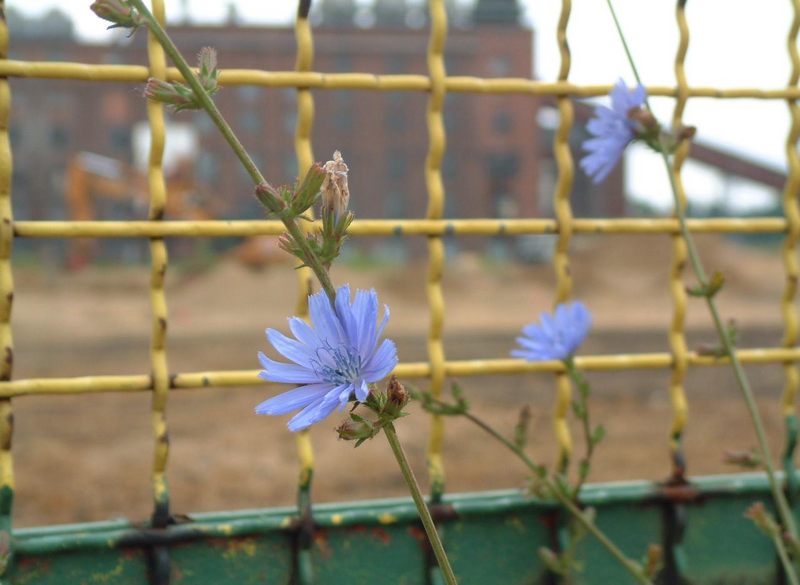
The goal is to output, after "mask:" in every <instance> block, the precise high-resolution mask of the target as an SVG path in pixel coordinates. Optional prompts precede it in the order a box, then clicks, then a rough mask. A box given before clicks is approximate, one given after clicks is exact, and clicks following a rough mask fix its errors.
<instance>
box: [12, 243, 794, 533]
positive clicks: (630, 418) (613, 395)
mask: <svg viewBox="0 0 800 585" xmlns="http://www.w3.org/2000/svg"><path fill="white" fill-rule="evenodd" d="M700 246H701V249H702V250H703V253H704V256H705V258H706V261H707V264H708V267H709V268H710V269H715V270H721V271H722V272H723V273H724V274H725V275H726V278H727V285H726V288H725V289H724V291H723V292H722V293H721V295H720V303H721V306H722V310H723V314H724V315H726V316H735V317H736V318H737V322H738V324H739V329H740V347H769V346H774V345H777V344H779V343H780V340H781V337H782V331H783V324H782V320H781V312H780V305H779V302H780V298H781V295H782V292H783V286H784V280H785V277H784V274H783V264H782V261H781V255H780V251H779V250H776V249H774V248H773V249H757V248H749V247H744V246H742V245H738V244H734V243H731V242H730V241H728V240H726V239H724V238H722V237H719V236H716V237H711V236H706V237H702V238H700ZM571 255H572V259H573V261H572V265H571V272H572V274H573V277H574V294H575V297H576V298H580V299H582V300H584V301H585V302H586V303H587V304H588V306H589V307H590V309H591V310H592V311H593V314H594V317H595V327H594V329H593V331H592V333H591V334H590V337H589V339H588V340H587V343H586V344H585V346H584V347H583V348H582V349H581V353H584V354H611V353H639V352H649V351H667V350H668V342H667V336H666V331H667V329H668V327H669V323H670V320H671V318H672V304H671V299H670V297H669V289H668V286H667V284H668V278H669V270H670V266H669V258H670V247H669V239H668V237H667V236H651V235H629V236H607V235H604V236H602V237H601V236H582V237H578V238H576V239H575V241H574V242H573V248H572V254H571ZM425 276H426V267H425V264H424V262H421V263H419V264H416V263H411V264H409V265H405V266H402V267H399V266H391V267H381V268H371V269H366V268H356V267H352V266H351V267H341V268H337V269H336V270H335V275H334V279H335V281H336V282H340V283H341V282H350V283H351V285H352V286H354V287H356V286H357V287H369V286H374V287H375V288H376V289H377V290H378V293H379V295H380V299H381V301H382V302H385V303H387V304H389V305H390V306H391V309H392V318H391V322H390V324H389V328H388V330H387V334H388V335H389V336H390V337H392V338H394V339H395V340H396V341H397V344H398V349H399V354H400V358H401V360H403V361H416V360H423V359H424V358H425V352H426V348H425V335H426V331H427V327H428V319H429V315H428V312H427V308H426V297H425V288H424V283H425ZM148 278H149V275H148V269H147V267H127V268H119V267H117V268H103V269H101V268H97V267H89V268H87V269H85V270H83V271H81V272H77V273H66V272H61V271H57V270H53V269H45V268H42V267H38V268H32V267H23V266H20V267H17V268H16V269H15V291H16V294H15V302H14V308H13V316H12V319H13V321H12V322H13V327H14V342H15V347H16V352H15V354H16V356H15V357H16V359H15V370H14V377H15V378H16V379H23V378H29V377H64V376H84V375H99V374H141V373H148V372H149V361H148V360H149V357H148V355H149V354H148V345H149V334H150V321H149V316H150V313H149V311H150V307H149V296H148V292H147V288H148ZM295 278H296V277H295V275H294V273H293V270H292V269H291V267H290V266H288V265H277V266H273V267H270V268H268V269H266V270H263V271H260V272H253V271H250V270H248V269H246V268H244V267H242V266H240V265H238V264H237V263H235V262H233V261H222V262H219V263H217V264H215V265H214V266H212V267H210V268H208V269H206V270H204V271H202V272H190V271H186V270H183V269H181V267H179V266H173V267H171V268H170V271H169V273H168V280H167V282H168V289H167V305H168V308H169V329H168V359H169V367H170V370H171V371H172V372H187V371H209V370H240V369H256V368H258V363H257V360H256V352H257V351H258V350H260V349H262V350H265V349H266V348H267V344H266V341H265V340H264V337H263V330H264V328H265V327H268V326H272V327H277V328H285V327H284V325H285V318H286V316H288V315H290V314H292V313H293V309H294V306H295V301H296V297H295V296H294V291H295V290H296V280H295ZM554 290H555V279H554V276H553V271H552V268H551V266H549V265H548V264H542V265H516V264H512V263H498V262H493V263H487V262H485V261H483V260H481V259H480V258H478V257H476V256H473V255H468V254H463V255H461V256H459V257H457V258H456V259H454V260H453V261H451V262H448V264H447V266H446V268H445V271H444V298H445V303H446V307H447V314H446V319H445V351H446V355H447V357H448V358H449V359H469V358H479V357H484V358H504V357H507V356H508V352H509V350H510V349H511V348H512V346H513V344H514V342H513V340H514V337H515V336H516V335H517V332H518V331H519V329H520V327H521V326H522V325H524V324H525V323H527V322H529V321H532V320H533V319H534V318H535V317H536V315H537V314H538V313H539V312H540V311H542V310H546V309H548V308H550V305H551V303H552V299H553V295H554ZM286 291H290V292H291V294H287V293H286ZM687 319H688V323H689V326H688V330H689V333H688V343H689V346H690V347H696V346H697V345H698V344H699V343H704V342H712V341H713V339H714V336H713V334H712V333H710V331H709V327H708V325H709V321H708V319H707V318H706V316H705V312H704V308H703V306H702V305H701V303H700V301H697V300H692V301H690V307H689V311H688V314H687ZM748 372H749V373H750V375H751V378H752V381H753V385H754V386H755V387H756V389H757V391H758V395H759V400H760V402H761V404H762V412H763V415H764V418H765V420H766V423H767V426H768V429H769V433H770V437H771V439H772V442H773V445H774V447H775V448H776V449H779V446H780V442H781V437H782V432H783V431H782V422H781V419H780V415H779V412H780V411H779V408H778V397H779V395H780V391H781V388H782V385H783V371H782V367H781V365H780V364H775V365H768V366H757V367H755V366H754V367H749V368H748ZM668 376H669V372H667V371H657V370H640V371H626V372H591V373H589V379H590V381H591V383H592V385H593V388H594V394H593V397H592V408H593V418H594V419H595V420H596V421H598V422H602V423H603V424H604V425H605V427H606V429H607V438H606V439H605V441H604V442H603V443H602V444H601V446H600V447H599V451H598V454H597V458H596V461H595V464H594V467H593V475H592V479H593V480H595V481H608V480H627V479H638V478H646V479H660V478H663V477H665V476H666V475H667V473H668V472H669V470H670V462H669V456H668V442H667V437H668V434H669V425H670V418H671V411H670V406H669V402H668V397H667V385H668ZM417 382H419V383H422V382H424V381H417ZM460 382H461V383H462V385H463V386H464V387H465V389H466V390H467V392H468V395H469V397H470V399H471V400H472V404H473V409H474V411H475V412H476V413H478V414H480V415H481V416H483V417H485V418H486V419H487V420H489V421H491V422H493V423H496V424H497V425H498V426H499V427H500V428H503V429H506V430H509V431H510V429H511V428H512V427H513V424H514V421H515V419H516V416H517V411H518V410H519V408H520V407H521V406H522V405H524V404H529V405H530V406H531V407H532V410H533V420H532V432H531V453H532V454H533V455H534V457H536V458H538V459H539V460H541V461H551V460H552V459H553V458H554V456H555V454H556V445H555V442H554V439H553V435H552V429H551V410H552V401H553V381H552V378H551V377H550V376H540V375H517V376H490V377H475V378H468V379H462V380H460ZM279 389H280V388H279V387H278V386H262V387H256V388H224V389H202V390H190V391H175V392H173V393H172V394H171V396H170V399H169V403H168V421H169V427H170V438H171V451H170V458H169V481H170V490H171V496H172V508H173V511H175V512H198V511H211V510H223V509H238V508H249V507H263V506H271V505H281V504H290V503H292V502H293V500H294V493H295V488H294V485H295V480H296V476H297V460H296V450H295V444H294V437H293V435H292V434H291V433H289V432H288V431H287V430H286V428H285V422H286V420H285V417H281V418H272V417H259V416H256V415H254V414H253V407H254V406H255V405H256V404H257V403H258V402H260V401H261V400H263V399H265V398H266V397H267V396H270V395H272V394H274V393H275V392H277V391H279ZM686 390H687V394H688V397H689V404H690V418H689V424H688V427H687V430H686V437H685V451H686V458H687V461H688V469H689V472H690V473H691V474H709V473H722V472H730V471H734V470H733V469H731V468H729V467H727V466H726V465H725V464H724V463H722V461H721V453H722V451H723V450H724V449H725V448H739V449H747V448H750V447H752V446H754V444H755V440H754V435H753V432H752V430H751V425H750V423H749V422H748V419H747V415H746V412H745V408H744V405H743V403H742V400H741V399H740V397H739V395H738V391H737V389H736V387H735V383H734V381H733V378H732V376H731V375H730V373H729V372H728V369H726V368H716V367H706V368H696V369H693V370H691V371H690V372H689V375H688V378H687V380H686ZM149 409H150V396H149V395H148V394H147V393H139V394H134V395H132V394H104V395H98V394H86V395H82V396H43V397H42V396H40V397H33V396H29V397H21V398H18V399H15V400H14V412H15V417H16V419H15V420H16V427H15V434H14V449H13V454H14V468H15V474H16V481H17V494H16V499H15V507H14V515H15V524H16V525H17V526H28V525H40V524H54V523H62V522H79V521H90V520H102V519H107V518H113V517H119V516H127V517H129V518H132V519H137V520H140V519H144V518H146V517H147V516H148V515H149V513H150V507H151V486H150V466H151V462H152V453H153V439H152V430H151V427H150V417H149ZM337 420H338V417H337V418H335V419H331V420H328V421H325V422H324V423H322V424H320V425H318V428H315V429H313V430H312V436H313V441H314V445H315V457H316V471H315V480H314V497H315V499H316V501H333V500H349V499H358V498H371V497H387V496H397V495H403V494H404V490H403V487H402V483H401V481H402V480H401V478H400V476H399V473H398V472H397V471H396V468H395V466H394V464H393V461H392V460H391V456H390V453H389V450H388V446H387V445H386V444H385V442H384V441H382V440H381V439H378V440H375V441H371V442H368V443H367V444H365V445H363V446H362V447H360V448H359V449H357V450H353V448H352V444H349V443H345V442H341V441H338V440H336V439H335V436H334V433H333V430H332V429H333V427H334V426H336V424H337ZM428 429H429V419H428V418H427V416H426V415H424V413H420V412H418V411H416V410H414V412H413V414H412V416H409V417H407V418H406V419H404V420H402V421H401V422H400V423H399V425H398V430H399V432H400V435H401V438H402V439H403V441H404V442H405V444H406V448H407V450H408V451H409V454H410V457H411V460H412V464H413V465H414V466H415V468H416V470H417V473H418V476H419V477H420V478H421V479H423V480H424V479H425V475H426V474H425V460H424V451H425V446H426V441H427V433H428ZM575 430H576V431H577V429H575ZM445 462H446V469H447V478H448V479H447V481H448V483H447V487H448V490H449V491H477V490H487V489H494V488H507V487H518V486H522V485H523V484H524V481H525V473H524V470H523V469H522V467H521V466H520V465H519V464H517V462H516V461H515V460H514V459H513V458H512V457H510V456H508V455H507V454H506V453H505V452H503V451H502V450H501V448H500V447H499V446H498V445H495V444H493V443H492V442H490V441H489V440H488V439H487V437H486V436H484V435H483V434H481V432H480V431H479V430H477V429H476V428H474V427H472V426H470V425H469V423H467V422H466V421H462V420H449V421H448V423H447V431H446V444H445Z"/></svg>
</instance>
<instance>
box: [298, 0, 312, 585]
mask: <svg viewBox="0 0 800 585" xmlns="http://www.w3.org/2000/svg"><path fill="white" fill-rule="evenodd" d="M309 8H310V5H309V4H308V3H303V2H301V3H300V8H299V9H298V12H297V18H296V19H295V24H294V33H295V39H296V41H297V59H296V63H295V69H297V72H298V73H304V72H306V71H309V70H310V69H311V65H312V63H313V61H314V39H313V36H312V34H311V24H310V23H309V22H308V10H309ZM313 124H314V96H313V95H312V94H311V90H310V89H308V88H307V87H299V86H298V88H297V125H296V127H295V134H294V148H295V156H296V157H297V169H298V174H299V177H303V176H304V175H305V174H306V172H307V171H308V169H309V168H311V165H313V164H314V151H313V149H312V147H311V129H312V126H313ZM306 217H308V218H309V219H311V218H312V211H311V210H309V211H308V212H306ZM304 229H308V227H305V226H304ZM312 281H313V275H312V272H311V269H310V268H308V267H307V266H306V267H302V268H298V269H297V284H298V287H297V308H296V310H295V313H296V314H297V315H298V316H300V317H305V318H306V319H307V318H308V293H309V292H310V291H311V290H312V286H313V285H312ZM295 441H296V444H297V456H298V459H299V461H300V474H299V477H298V494H297V504H298V508H299V511H300V517H301V518H303V520H304V522H303V525H304V526H310V525H311V523H312V520H311V518H312V509H311V480H312V478H313V474H314V451H313V448H312V445H311V436H310V434H309V432H308V430H304V431H300V432H299V433H297V436H296V439H295ZM304 546H305V548H303V549H302V550H301V551H300V558H299V561H298V570H299V577H300V583H301V585H305V584H308V583H311V582H312V581H313V575H312V567H311V552H310V550H309V548H308V547H309V546H310V541H309V542H308V543H306V544H305V545H304Z"/></svg>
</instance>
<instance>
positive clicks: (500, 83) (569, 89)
mask: <svg viewBox="0 0 800 585" xmlns="http://www.w3.org/2000/svg"><path fill="white" fill-rule="evenodd" d="M0 76H7V77H25V78H42V79H76V80H81V81H127V82H132V83H136V82H139V83H144V82H145V81H147V78H148V69H147V68H146V67H142V66H139V65H92V64H87V63H70V62H66V61H63V62H52V61H17V60H13V59H11V60H8V61H3V62H2V63H0ZM167 79H169V80H171V81H178V80H181V79H182V77H181V75H180V73H179V72H178V70H177V69H175V68H169V69H167ZM219 82H220V84H221V85H259V86H263V87H307V88H310V89H361V90H375V91H430V89H431V82H430V79H429V78H428V77H427V76H424V75H374V74H372V73H319V72H312V71H308V72H297V71H263V70H259V69H221V70H220V78H219ZM444 89H445V91H451V92H456V93H459V92H466V93H504V94H515V93H524V94H531V95H541V96H545V95H552V96H558V95H570V96H574V97H587V98H588V97H599V96H604V95H607V94H608V92H609V91H610V90H611V85H606V84H599V85H576V84H574V83H569V82H564V81H561V82H547V81H539V80H535V79H527V78H518V77H515V78H494V79H484V78H480V77H471V76H450V77H446V78H445V80H444ZM687 89H688V92H689V93H688V95H689V97H693V98H714V99H781V100H785V99H798V98H800V88H797V87H778V88H771V89H768V88H757V87H732V88H722V87H704V86H695V87H689V88H687ZM678 91H679V90H678V88H677V87H669V86H665V85H653V86H648V88H647V93H648V94H649V95H652V96H664V97H677V95H678Z"/></svg>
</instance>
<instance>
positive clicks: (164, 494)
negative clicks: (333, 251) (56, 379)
mask: <svg viewBox="0 0 800 585" xmlns="http://www.w3.org/2000/svg"><path fill="white" fill-rule="evenodd" d="M152 7H153V15H154V16H155V17H156V18H157V19H158V21H159V22H160V23H161V25H162V26H163V25H164V22H165V9H164V2H163V0H153V2H152ZM147 55H148V59H149V61H150V74H151V75H152V76H153V77H155V78H158V79H164V78H165V77H166V56H165V55H164V50H163V49H162V48H161V45H160V44H159V43H158V40H157V39H156V38H155V36H154V35H153V34H152V33H149V34H148V39H147ZM147 117H148V120H149V123H150V158H149V161H148V168H147V180H148V186H149V188H150V208H149V211H148V219H149V220H150V221H152V222H158V221H160V220H161V218H162V217H163V216H164V208H165V207H166V203H167V186H166V183H165V181H164V169H163V167H162V162H163V158H164V142H165V139H166V131H165V128H164V106H163V104H160V103H158V102H155V101H152V100H148V102H147ZM150 261H151V267H150V303H151V307H152V334H151V339H150V365H151V368H152V375H153V401H152V413H151V417H152V420H153V434H154V435H155V454H154V458H153V495H154V498H155V509H154V512H153V524H154V525H155V526H156V527H158V528H162V527H165V526H166V525H167V523H168V521H169V490H168V488H167V476H166V471H167V456H168V454H169V434H168V431H167V418H166V408H167V394H168V391H169V368H168V367H167V349H166V334H167V299H166V295H165V294H164V277H165V275H166V272H167V246H166V244H165V242H164V239H163V238H161V237H152V238H151V239H150Z"/></svg>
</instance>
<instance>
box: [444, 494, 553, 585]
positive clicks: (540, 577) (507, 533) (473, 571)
mask: <svg viewBox="0 0 800 585" xmlns="http://www.w3.org/2000/svg"><path fill="white" fill-rule="evenodd" d="M548 512H549V511H548V510H547V509H545V508H541V507H540V508H539V509H517V510H509V511H502V512H501V511H498V512H497V513H494V514H481V515H468V516H465V517H463V518H461V519H459V520H457V521H455V522H452V523H448V524H446V526H445V530H444V532H443V538H444V543H445V547H446V549H447V551H448V558H449V559H450V562H451V564H452V565H453V571H454V572H455V574H456V577H457V578H458V582H459V584H460V585H482V584H484V583H498V584H499V583H504V584H508V585H534V584H539V583H544V577H545V574H546V571H545V568H544V566H543V564H542V562H541V561H540V560H539V555H538V553H537V551H538V549H539V547H540V546H542V545H543V544H546V543H547V542H548V541H549V540H550V539H551V536H550V534H551V530H550V528H549V522H550V521H549V519H548V518H547V516H549V513H548Z"/></svg>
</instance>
